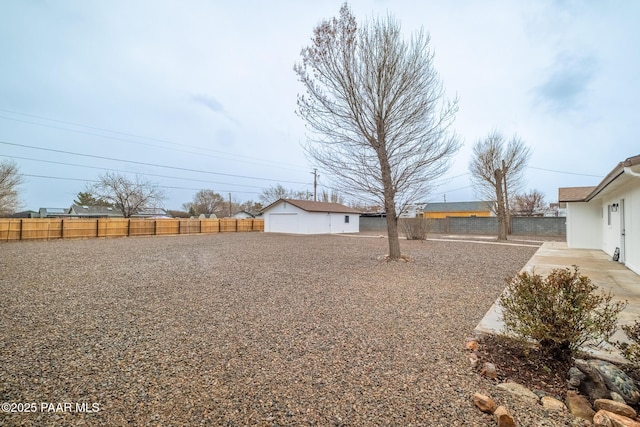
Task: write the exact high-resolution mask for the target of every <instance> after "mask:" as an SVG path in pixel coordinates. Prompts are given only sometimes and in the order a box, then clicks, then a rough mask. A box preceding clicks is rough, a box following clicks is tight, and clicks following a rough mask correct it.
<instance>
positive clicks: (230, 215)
mask: <svg viewBox="0 0 640 427" xmlns="http://www.w3.org/2000/svg"><path fill="white" fill-rule="evenodd" d="M232 216H233V214H232V213H231V193H229V218H231V217H232Z"/></svg>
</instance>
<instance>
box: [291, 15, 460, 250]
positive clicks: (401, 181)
mask: <svg viewBox="0 0 640 427" xmlns="http://www.w3.org/2000/svg"><path fill="white" fill-rule="evenodd" d="M301 55H302V63H299V64H296V65H295V67H294V71H295V72H296V74H297V75H298V79H299V81H300V82H301V83H302V84H303V86H304V88H305V93H304V94H301V95H298V110H297V114H298V115H299V116H300V117H301V118H302V119H304V120H305V122H306V124H307V129H308V130H309V135H308V142H307V144H306V145H305V150H306V152H307V155H308V157H309V158H310V159H312V161H313V162H314V163H315V164H316V165H317V166H318V167H319V168H320V169H322V170H324V171H326V172H328V173H327V174H326V175H325V176H329V177H330V179H331V180H332V184H333V187H334V188H338V189H340V192H341V193H343V194H346V195H349V196H352V197H355V198H357V199H362V198H363V197H365V198H368V199H370V200H371V201H374V202H376V203H382V204H383V205H384V206H385V210H386V213H387V219H388V222H387V227H388V234H389V251H390V254H389V255H390V257H391V258H398V257H399V256H400V249H399V244H398V239H397V237H398V235H397V234H398V233H397V212H400V211H401V210H402V208H404V206H406V205H407V204H410V203H415V202H418V201H419V200H421V199H424V198H425V197H426V195H427V193H428V192H429V190H430V188H431V182H432V181H433V180H434V178H437V177H439V176H441V175H442V174H443V173H444V172H446V170H447V168H448V167H449V161H450V159H451V157H452V156H453V155H454V154H455V153H456V152H457V150H458V148H459V142H458V138H457V137H456V135H455V134H454V133H453V132H452V131H451V129H450V128H451V126H452V124H453V119H454V117H455V113H456V112H457V109H458V105H457V100H453V101H448V100H445V98H444V89H443V86H442V84H441V82H440V79H439V76H438V74H437V72H436V71H435V69H434V64H433V53H432V52H431V50H430V48H429V36H428V35H427V34H425V33H424V32H422V31H421V32H419V33H417V34H414V35H413V36H412V37H411V39H410V40H409V41H405V40H404V39H403V38H402V34H401V28H400V24H399V23H398V22H397V21H396V20H395V19H394V18H392V17H391V16H388V17H387V18H386V19H380V18H378V19H375V20H372V21H371V22H365V23H364V24H363V25H362V26H361V27H358V26H357V25H356V22H355V18H354V17H353V15H352V14H351V11H350V10H349V8H348V6H347V5H346V4H344V5H343V6H342V7H341V9H340V16H339V18H333V19H331V20H328V21H323V22H322V23H321V24H320V25H318V26H317V27H316V28H315V30H314V37H313V38H312V39H311V45H310V46H309V47H306V48H304V49H303V50H302V52H301Z"/></svg>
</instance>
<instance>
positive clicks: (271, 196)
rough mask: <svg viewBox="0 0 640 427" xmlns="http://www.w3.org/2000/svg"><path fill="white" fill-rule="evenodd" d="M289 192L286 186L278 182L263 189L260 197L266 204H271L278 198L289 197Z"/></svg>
mask: <svg viewBox="0 0 640 427" xmlns="http://www.w3.org/2000/svg"><path fill="white" fill-rule="evenodd" d="M289 194H290V191H289V190H287V189H286V188H284V187H283V186H282V185H281V184H277V185H272V186H269V187H267V188H264V189H262V193H260V196H259V198H260V201H261V202H262V203H263V204H264V205H270V204H271V203H273V202H275V201H276V200H278V199H286V198H289Z"/></svg>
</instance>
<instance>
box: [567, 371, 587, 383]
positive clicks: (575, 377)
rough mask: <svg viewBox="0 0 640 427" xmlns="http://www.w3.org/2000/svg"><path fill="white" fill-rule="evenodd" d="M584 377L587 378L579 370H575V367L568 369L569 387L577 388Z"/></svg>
mask: <svg viewBox="0 0 640 427" xmlns="http://www.w3.org/2000/svg"><path fill="white" fill-rule="evenodd" d="M586 377H587V376H586V374H584V373H583V372H582V371H581V370H580V369H578V368H576V367H575V366H572V367H571V369H569V380H568V384H569V387H571V388H578V387H579V386H580V383H581V382H582V381H583V380H584V379H585V378H586Z"/></svg>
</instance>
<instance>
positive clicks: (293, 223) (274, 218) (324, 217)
mask: <svg viewBox="0 0 640 427" xmlns="http://www.w3.org/2000/svg"><path fill="white" fill-rule="evenodd" d="M262 216H263V218H264V231H265V233H293V234H332V233H357V232H359V231H360V211H358V210H356V209H353V208H350V207H348V206H344V205H342V204H340V203H326V202H313V201H310V200H295V199H279V200H277V201H275V202H273V203H272V204H270V205H269V206H267V207H266V208H264V209H263V210H262Z"/></svg>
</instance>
